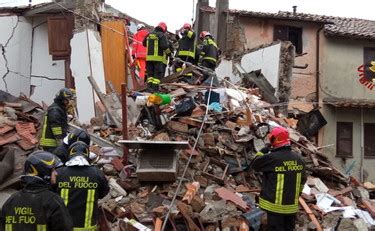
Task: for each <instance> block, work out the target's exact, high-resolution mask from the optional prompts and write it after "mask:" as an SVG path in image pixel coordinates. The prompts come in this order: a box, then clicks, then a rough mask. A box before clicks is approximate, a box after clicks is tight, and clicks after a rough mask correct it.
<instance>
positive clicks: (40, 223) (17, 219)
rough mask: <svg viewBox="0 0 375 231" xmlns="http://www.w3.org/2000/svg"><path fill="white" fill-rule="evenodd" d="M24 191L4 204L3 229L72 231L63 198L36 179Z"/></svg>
mask: <svg viewBox="0 0 375 231" xmlns="http://www.w3.org/2000/svg"><path fill="white" fill-rule="evenodd" d="M28 178H29V179H30V178H35V179H31V181H33V182H32V183H31V184H27V185H26V187H25V188H24V189H22V190H21V191H19V192H16V193H15V194H13V195H12V196H11V197H10V198H9V199H8V200H7V201H6V202H5V204H4V205H3V207H2V211H1V214H0V230H6V231H18V230H22V231H47V230H48V231H51V230H52V231H53V230H56V231H69V230H72V229H73V223H72V219H71V217H70V215H69V212H68V210H67V208H66V207H65V206H64V203H63V201H62V199H61V198H60V197H59V196H58V195H56V193H54V192H51V191H49V190H48V185H47V184H46V183H44V182H42V180H41V179H38V178H36V177H30V176H28ZM38 182H39V183H38Z"/></svg>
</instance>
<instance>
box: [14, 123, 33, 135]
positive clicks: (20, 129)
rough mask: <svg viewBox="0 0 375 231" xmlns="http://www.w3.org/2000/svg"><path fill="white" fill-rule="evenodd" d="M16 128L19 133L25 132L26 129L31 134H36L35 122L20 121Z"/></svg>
mask: <svg viewBox="0 0 375 231" xmlns="http://www.w3.org/2000/svg"><path fill="white" fill-rule="evenodd" d="M16 130H17V132H18V133H20V132H21V133H23V132H24V131H28V132H29V133H31V134H35V133H36V130H35V126H34V124H33V123H24V122H18V123H17V124H16Z"/></svg>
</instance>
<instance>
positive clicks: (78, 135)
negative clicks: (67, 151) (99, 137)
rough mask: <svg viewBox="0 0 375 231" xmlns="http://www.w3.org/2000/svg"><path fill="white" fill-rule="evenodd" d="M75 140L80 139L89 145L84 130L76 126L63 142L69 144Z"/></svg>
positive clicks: (87, 136) (88, 138)
mask: <svg viewBox="0 0 375 231" xmlns="http://www.w3.org/2000/svg"><path fill="white" fill-rule="evenodd" d="M76 141H82V142H84V143H85V144H87V145H90V141H91V139H90V136H89V134H87V132H86V131H85V130H83V129H80V128H77V129H75V130H74V131H73V132H71V133H70V134H69V135H68V137H67V140H64V143H65V144H67V145H68V146H70V145H72V144H73V143H74V142H76Z"/></svg>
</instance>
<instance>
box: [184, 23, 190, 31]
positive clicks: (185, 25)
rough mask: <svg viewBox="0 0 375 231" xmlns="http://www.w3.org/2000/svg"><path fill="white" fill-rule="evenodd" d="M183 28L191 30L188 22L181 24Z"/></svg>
mask: <svg viewBox="0 0 375 231" xmlns="http://www.w3.org/2000/svg"><path fill="white" fill-rule="evenodd" d="M182 28H183V29H187V30H191V25H190V23H184V25H183V26H182Z"/></svg>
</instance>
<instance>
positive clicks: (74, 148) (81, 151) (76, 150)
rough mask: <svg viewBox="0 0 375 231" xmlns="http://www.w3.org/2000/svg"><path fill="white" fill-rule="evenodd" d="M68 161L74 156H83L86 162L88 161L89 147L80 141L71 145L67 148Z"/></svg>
mask: <svg viewBox="0 0 375 231" xmlns="http://www.w3.org/2000/svg"><path fill="white" fill-rule="evenodd" d="M68 152H69V159H70V158H72V157H74V156H78V155H81V156H84V157H85V158H86V159H87V160H89V157H90V150H89V146H88V145H87V144H86V143H85V142H82V141H76V142H74V143H73V144H72V145H70V146H69V150H68Z"/></svg>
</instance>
